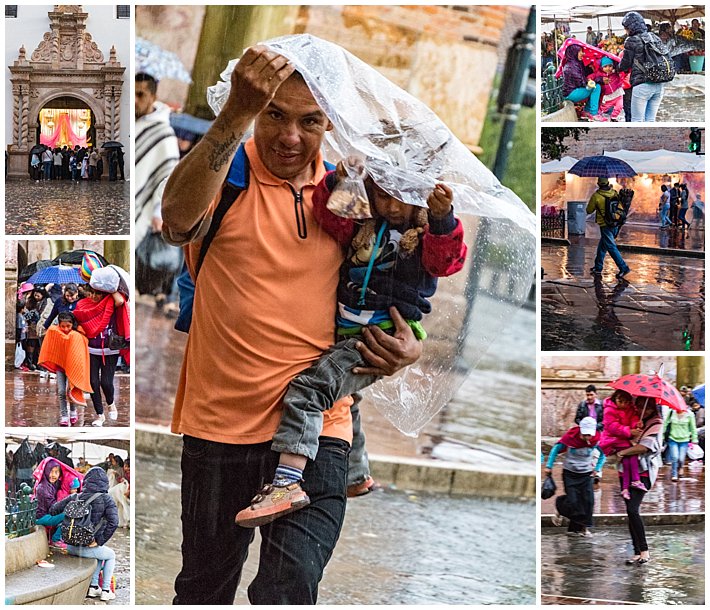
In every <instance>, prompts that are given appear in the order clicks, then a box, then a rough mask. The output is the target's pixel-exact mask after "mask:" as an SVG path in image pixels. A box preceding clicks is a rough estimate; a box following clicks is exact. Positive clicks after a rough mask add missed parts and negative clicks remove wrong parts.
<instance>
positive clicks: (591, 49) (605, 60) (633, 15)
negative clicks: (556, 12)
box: [543, 11, 705, 122]
mask: <svg viewBox="0 0 710 610" xmlns="http://www.w3.org/2000/svg"><path fill="white" fill-rule="evenodd" d="M622 25H623V27H624V30H625V35H624V36H621V37H617V36H614V35H613V34H612V33H611V32H609V33H608V34H607V36H606V37H602V36H601V33H597V32H594V30H593V28H592V27H591V26H589V27H588V28H587V32H586V37H585V40H584V41H581V40H580V41H578V40H577V39H576V38H574V37H570V38H567V39H566V40H564V42H563V43H562V45H561V46H560V54H561V55H562V57H561V64H560V70H558V75H559V74H560V72H561V76H562V79H563V83H562V94H563V96H564V99H565V100H568V101H571V102H573V103H574V104H576V105H578V106H579V107H580V110H579V111H578V114H579V116H580V118H581V119H583V120H588V121H599V122H608V121H627V122H655V120H656V115H657V113H658V109H659V107H660V105H661V101H662V99H663V92H664V87H665V85H666V83H668V82H670V81H671V80H673V78H674V76H675V74H676V73H677V72H681V71H685V72H687V71H689V70H690V66H689V57H690V56H691V55H692V54H695V53H703V54H704V49H703V47H702V45H703V44H704V39H705V31H704V30H703V29H702V28H701V27H700V22H699V21H698V20H697V19H693V21H692V22H691V25H690V26H682V27H681V28H680V29H679V30H678V32H676V33H674V32H673V28H672V26H671V24H670V23H661V24H660V25H659V26H658V27H657V28H656V31H653V28H652V27H651V25H649V24H647V23H646V22H645V21H644V19H643V17H642V15H641V14H640V13H638V12H636V11H631V12H629V13H627V14H626V15H625V16H624V18H623V19H622ZM555 35H556V34H553V36H555ZM678 40H680V41H681V43H680V44H684V45H686V46H690V47H693V48H691V49H690V50H688V51H686V52H675V51H672V48H673V47H674V46H676V45H677V44H679V43H677V42H676V41H678ZM691 41H693V44H691ZM695 45H697V46H698V47H699V48H698V49H695V48H694V46H695ZM600 50H601V51H600ZM615 58H616V59H615ZM554 59H555V58H554V40H552V41H551V40H549V39H548V38H547V37H544V38H543V67H544V65H545V64H547V63H550V62H551V61H554Z"/></svg>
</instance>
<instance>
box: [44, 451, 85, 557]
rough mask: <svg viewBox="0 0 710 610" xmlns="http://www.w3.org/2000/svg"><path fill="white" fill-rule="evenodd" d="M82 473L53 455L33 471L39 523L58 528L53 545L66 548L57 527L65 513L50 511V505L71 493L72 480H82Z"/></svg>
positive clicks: (53, 538) (53, 536) (53, 537)
mask: <svg viewBox="0 0 710 610" xmlns="http://www.w3.org/2000/svg"><path fill="white" fill-rule="evenodd" d="M81 476H82V475H81V474H79V473H78V472H77V471H76V470H74V469H73V468H70V467H69V466H67V465H66V464H62V462H60V461H59V460H57V459H55V458H53V457H47V458H44V459H43V460H42V461H41V462H40V463H39V465H38V466H37V468H35V470H34V472H33V473H32V478H33V479H34V480H35V486H34V492H33V493H34V496H35V499H36V500H37V513H36V515H37V524H38V525H44V526H45V527H47V528H56V530H55V532H54V534H53V535H52V542H51V544H52V546H54V547H57V548H61V549H65V548H66V545H65V544H64V543H63V542H62V532H61V530H60V529H59V527H57V526H58V525H59V524H60V523H61V522H62V520H63V519H64V514H63V513H61V514H52V513H50V507H51V506H52V505H53V504H54V503H55V502H58V501H59V500H62V499H63V498H66V497H67V496H68V495H69V494H70V493H71V485H72V482H73V481H74V480H75V479H76V480H77V481H81Z"/></svg>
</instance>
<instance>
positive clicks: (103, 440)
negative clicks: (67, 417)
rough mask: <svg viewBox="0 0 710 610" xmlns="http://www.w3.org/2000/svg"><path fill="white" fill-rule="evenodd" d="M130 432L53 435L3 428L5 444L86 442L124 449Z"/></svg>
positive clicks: (88, 431) (118, 430)
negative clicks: (28, 441)
mask: <svg viewBox="0 0 710 610" xmlns="http://www.w3.org/2000/svg"><path fill="white" fill-rule="evenodd" d="M130 432H131V431H130V430H129V429H128V428H107V429H105V430H95V429H94V430H69V431H67V432H60V433H59V434H53V433H44V432H40V431H35V430H31V429H27V428H5V442H6V443H7V442H8V441H11V442H15V443H18V444H19V443H21V442H22V441H23V440H24V439H29V440H30V441H33V442H34V441H41V442H42V443H48V442H50V441H58V442H60V443H64V444H68V443H80V442H87V443H95V444H99V445H106V446H111V447H116V448H125V447H129V446H130V440H131V435H130ZM111 443H113V444H111Z"/></svg>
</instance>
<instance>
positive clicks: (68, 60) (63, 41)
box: [8, 5, 126, 176]
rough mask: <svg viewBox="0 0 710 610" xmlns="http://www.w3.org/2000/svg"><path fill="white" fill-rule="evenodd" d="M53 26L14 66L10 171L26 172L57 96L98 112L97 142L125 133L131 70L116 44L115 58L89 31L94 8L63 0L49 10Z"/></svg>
mask: <svg viewBox="0 0 710 610" xmlns="http://www.w3.org/2000/svg"><path fill="white" fill-rule="evenodd" d="M48 16H49V31H48V32H45V34H44V36H43V37H42V40H41V41H40V42H39V44H38V45H37V48H35V50H34V51H33V52H32V53H31V55H30V57H29V59H28V58H27V51H26V49H25V48H24V47H21V48H20V50H19V55H18V58H17V60H15V62H14V63H13V65H12V66H9V69H10V73H11V75H12V76H11V78H10V82H11V83H12V95H13V108H12V117H13V128H12V144H10V145H9V146H8V152H9V153H10V167H9V173H10V175H12V176H26V175H27V168H28V162H29V151H30V149H31V148H32V146H34V145H35V144H36V141H35V133H36V130H37V125H38V121H39V112H40V110H42V108H43V107H44V106H45V105H46V104H47V103H48V102H50V101H51V100H53V99H56V98H58V97H73V98H77V99H79V100H81V101H82V102H83V103H85V104H86V105H87V106H88V107H89V108H90V109H91V110H92V112H93V114H94V117H95V121H96V122H95V128H96V142H97V145H98V146H101V144H102V143H103V142H106V141H108V140H120V137H121V108H120V101H121V89H122V87H123V75H124V72H125V70H126V68H125V67H123V66H121V64H120V63H119V62H118V60H117V58H116V48H115V47H111V50H110V52H109V59H108V61H105V59H104V54H103V53H102V52H101V49H99V47H98V45H97V44H96V43H95V42H94V41H93V39H92V37H91V34H90V33H89V32H87V31H86V19H87V18H88V16H89V15H88V13H85V12H83V10H82V7H81V5H72V6H59V5H55V7H54V10H53V11H51V12H50V13H48Z"/></svg>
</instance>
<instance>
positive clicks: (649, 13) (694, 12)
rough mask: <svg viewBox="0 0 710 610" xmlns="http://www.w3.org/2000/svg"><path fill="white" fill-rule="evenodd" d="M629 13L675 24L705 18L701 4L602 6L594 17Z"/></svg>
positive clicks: (703, 7)
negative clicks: (680, 21) (685, 20)
mask: <svg viewBox="0 0 710 610" xmlns="http://www.w3.org/2000/svg"><path fill="white" fill-rule="evenodd" d="M631 11H636V12H637V13H640V14H641V16H642V17H644V18H645V19H653V20H654V21H670V22H672V23H675V22H676V21H678V20H679V19H695V18H701V17H704V16H705V6H704V5H702V4H685V5H681V6H677V5H670V4H668V5H662V6H648V5H638V4H631V5H628V6H618V5H617V6H604V7H599V10H597V11H595V13H594V15H595V16H598V17H601V16H603V15H626V13H629V12H631Z"/></svg>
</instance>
